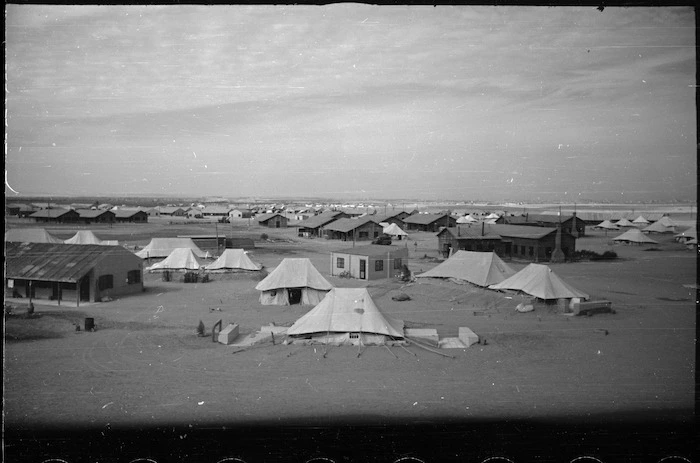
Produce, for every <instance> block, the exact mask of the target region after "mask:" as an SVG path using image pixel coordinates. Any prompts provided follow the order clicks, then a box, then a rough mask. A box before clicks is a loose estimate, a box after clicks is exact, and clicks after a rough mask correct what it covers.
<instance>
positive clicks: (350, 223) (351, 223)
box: [324, 215, 374, 233]
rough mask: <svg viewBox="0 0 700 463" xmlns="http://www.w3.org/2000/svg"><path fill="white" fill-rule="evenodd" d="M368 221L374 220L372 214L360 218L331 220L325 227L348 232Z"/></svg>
mask: <svg viewBox="0 0 700 463" xmlns="http://www.w3.org/2000/svg"><path fill="white" fill-rule="evenodd" d="M367 222H373V223H374V219H372V216H369V215H368V216H364V217H360V218H359V219H338V220H336V221H335V222H331V223H329V224H328V225H326V226H325V227H324V228H325V229H326V230H331V231H337V232H341V233H347V232H349V231H350V230H355V229H356V228H358V227H361V226H362V225H364V224H366V223H367Z"/></svg>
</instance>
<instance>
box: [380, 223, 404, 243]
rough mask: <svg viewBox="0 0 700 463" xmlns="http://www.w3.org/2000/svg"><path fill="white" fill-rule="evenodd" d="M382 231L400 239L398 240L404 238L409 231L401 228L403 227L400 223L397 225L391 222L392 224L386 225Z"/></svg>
mask: <svg viewBox="0 0 700 463" xmlns="http://www.w3.org/2000/svg"><path fill="white" fill-rule="evenodd" d="M382 232H383V233H384V234H385V235H389V236H391V237H392V238H394V239H398V240H401V239H403V237H404V236H408V233H406V232H405V231H403V230H401V228H400V227H399V226H398V225H396V224H395V223H391V224H389V225H387V226H386V227H384V229H383V230H382Z"/></svg>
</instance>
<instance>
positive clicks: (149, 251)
mask: <svg viewBox="0 0 700 463" xmlns="http://www.w3.org/2000/svg"><path fill="white" fill-rule="evenodd" d="M177 248H190V249H192V251H193V252H194V253H195V255H196V256H197V257H202V258H206V257H209V254H208V253H207V252H204V251H202V250H201V249H200V248H199V246H197V245H196V244H195V243H194V241H192V238H152V239H151V242H150V243H148V246H146V247H145V248H143V249H141V250H140V251H139V252H137V253H136V255H137V256H139V257H141V258H142V259H146V258H149V257H156V258H157V257H167V256H169V255H170V253H171V252H173V250H175V249H177Z"/></svg>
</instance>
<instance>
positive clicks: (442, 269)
mask: <svg viewBox="0 0 700 463" xmlns="http://www.w3.org/2000/svg"><path fill="white" fill-rule="evenodd" d="M513 275H515V270H513V269H512V268H510V267H509V266H508V264H506V263H505V262H503V260H501V258H500V257H498V255H496V253H494V252H474V251H457V252H456V253H454V254H453V255H452V256H450V258H449V259H447V260H446V261H445V262H443V263H441V264H440V265H438V266H437V267H435V268H433V269H431V270H428V271H427V272H425V273H422V274H420V275H416V277H418V278H422V277H432V278H455V279H457V280H464V281H468V282H469V283H473V284H475V285H478V286H489V285H493V284H496V283H500V282H502V281H503V280H505V279H506V278H509V277H511V276H513Z"/></svg>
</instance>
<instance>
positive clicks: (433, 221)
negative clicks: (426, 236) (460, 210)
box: [403, 214, 457, 232]
mask: <svg viewBox="0 0 700 463" xmlns="http://www.w3.org/2000/svg"><path fill="white" fill-rule="evenodd" d="M403 222H404V224H405V225H406V226H405V227H403V228H404V229H405V230H407V231H411V230H413V231H427V232H437V231H438V230H440V228H441V227H454V226H455V225H457V219H455V218H454V217H452V216H451V215H450V214H413V215H410V216H408V217H406V218H404V219H403Z"/></svg>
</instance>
